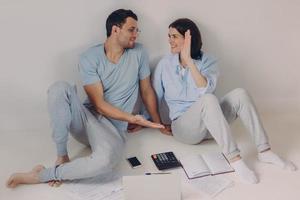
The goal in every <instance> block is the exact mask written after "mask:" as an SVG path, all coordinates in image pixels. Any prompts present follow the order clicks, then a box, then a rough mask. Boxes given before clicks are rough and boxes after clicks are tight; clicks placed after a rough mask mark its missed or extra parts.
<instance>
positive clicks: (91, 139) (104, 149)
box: [39, 82, 125, 182]
mask: <svg viewBox="0 0 300 200" xmlns="http://www.w3.org/2000/svg"><path fill="white" fill-rule="evenodd" d="M48 108H49V114H50V120H51V125H52V128H53V139H54V142H55V143H56V147H57V154H58V155H59V156H63V155H67V141H68V136H69V133H71V134H72V136H73V137H74V138H75V139H76V140H77V141H79V142H80V143H83V144H85V145H88V146H90V147H91V150H92V154H91V155H90V156H87V157H82V158H78V159H75V160H73V161H71V162H68V163H64V164H62V165H59V166H57V167H51V168H46V169H44V170H42V171H41V172H40V174H39V178H40V181H41V182H47V181H50V180H73V179H81V178H89V177H93V176H97V175H105V174H107V173H110V172H111V171H112V168H113V167H114V166H115V165H116V164H117V163H118V161H120V160H121V157H122V154H123V152H124V151H123V150H124V147H125V138H124V137H125V135H124V134H125V133H120V132H119V131H118V130H117V129H116V128H115V127H114V126H113V125H112V124H111V122H110V121H109V120H107V119H106V118H105V117H103V116H101V115H96V114H95V115H93V114H92V113H91V112H90V111H89V110H88V109H87V108H86V107H85V106H84V105H83V104H82V103H81V102H80V100H79V98H78V96H77V94H76V88H75V86H71V85H70V84H68V83H66V82H56V83H55V84H53V85H52V86H51V87H50V88H49V90H48Z"/></svg>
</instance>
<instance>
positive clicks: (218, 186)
mask: <svg viewBox="0 0 300 200" xmlns="http://www.w3.org/2000/svg"><path fill="white" fill-rule="evenodd" d="M189 183H190V184H192V185H193V186H194V187H196V188H197V189H199V190H200V191H202V192H204V193H205V194H206V195H208V196H210V197H215V196H217V195H218V194H220V193H221V192H222V191H223V190H225V189H227V188H229V187H232V186H233V185H234V182H233V181H232V180H230V179H227V178H223V177H221V176H206V177H202V178H197V179H193V180H189Z"/></svg>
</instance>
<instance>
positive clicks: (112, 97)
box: [79, 43, 150, 131]
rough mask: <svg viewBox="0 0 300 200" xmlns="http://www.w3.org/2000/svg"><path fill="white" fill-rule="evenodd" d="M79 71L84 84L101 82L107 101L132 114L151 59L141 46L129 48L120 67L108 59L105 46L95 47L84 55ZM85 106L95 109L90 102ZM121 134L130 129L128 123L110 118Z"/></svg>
mask: <svg viewBox="0 0 300 200" xmlns="http://www.w3.org/2000/svg"><path fill="white" fill-rule="evenodd" d="M79 71H80V75H81V77H82V81H83V85H89V84H94V83H97V82H101V83H102V86H103V93H104V99H105V101H106V102H108V103H109V104H111V105H113V106H115V107H117V108H119V109H120V110H122V111H124V112H128V113H131V112H132V110H133V107H134V105H135V103H136V100H137V97H138V92H139V80H143V79H145V78H147V77H148V76H149V75H150V69H149V57H148V54H147V53H146V51H145V49H144V48H143V46H142V45H141V44H139V43H136V44H135V47H134V48H131V49H126V50H125V51H124V53H123V55H122V56H121V58H120V59H119V62H118V63H117V64H114V63H112V62H110V61H109V60H108V58H107V57H106V54H105V51H104V44H99V45H97V46H94V47H91V48H90V49H88V50H87V51H86V52H85V53H83V54H82V55H81V56H80V63H79ZM84 105H85V106H86V107H87V108H89V109H90V110H95V108H94V106H93V105H92V104H91V103H90V101H89V99H87V100H86V101H85V103H84ZM108 119H109V120H110V121H111V122H112V124H113V125H114V126H115V127H116V128H117V129H118V130H120V131H125V130H126V129H127V122H124V121H119V120H114V119H111V118H108Z"/></svg>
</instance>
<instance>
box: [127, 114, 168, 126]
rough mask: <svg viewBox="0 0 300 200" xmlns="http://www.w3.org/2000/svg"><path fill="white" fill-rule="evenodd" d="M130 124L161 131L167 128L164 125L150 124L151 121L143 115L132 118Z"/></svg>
mask: <svg viewBox="0 0 300 200" xmlns="http://www.w3.org/2000/svg"><path fill="white" fill-rule="evenodd" d="M129 123H130V124H137V125H140V126H144V127H148V128H159V129H161V128H165V127H164V125H162V124H158V123H154V122H150V121H148V120H146V119H145V118H144V117H142V116H141V115H134V116H132V117H131V119H130V121H129Z"/></svg>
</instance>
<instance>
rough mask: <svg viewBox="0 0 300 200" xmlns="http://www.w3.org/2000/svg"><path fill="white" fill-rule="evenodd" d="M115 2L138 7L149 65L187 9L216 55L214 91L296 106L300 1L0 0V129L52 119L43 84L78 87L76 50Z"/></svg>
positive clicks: (101, 34) (92, 40)
mask: <svg viewBox="0 0 300 200" xmlns="http://www.w3.org/2000/svg"><path fill="white" fill-rule="evenodd" d="M118 8H126V9H132V10H133V11H134V12H136V13H137V15H138V17H139V27H140V29H141V30H142V33H141V35H140V38H139V42H141V43H144V45H145V46H146V47H147V49H148V51H149V54H150V59H151V67H152V68H153V67H155V64H156V63H157V61H158V59H159V58H160V57H161V56H162V55H163V54H165V53H167V52H168V50H169V48H168V43H167V30H168V29H167V27H168V25H169V24H170V22H172V21H173V20H175V19H176V18H179V17H188V18H191V19H192V20H194V21H195V22H196V23H197V24H198V25H199V27H200V31H201V33H202V37H203V41H204V42H203V43H204V50H205V51H207V52H209V53H210V54H212V55H214V56H215V57H217V58H218V59H219V66H220V68H221V72H222V76H221V78H220V81H219V86H218V94H219V95H223V94H224V93H225V92H227V91H229V90H230V89H233V88H235V87H244V88H246V89H248V90H249V91H250V92H251V94H252V96H253V97H254V99H255V100H256V102H257V104H258V107H259V109H260V110H272V111H280V110H284V109H285V110H291V112H294V111H295V110H296V109H298V110H299V109H300V105H299V104H300V89H299V83H300V80H299V78H300V76H299V73H300V69H299V67H300V61H299V52H300V39H299V36H300V20H299V19H300V12H299V10H300V1H297V0H226V1H217V0H185V1H182V0H172V1H171V0H169V1H162V0H151V1H150V0H149V1H142V0H131V1H130V0H119V1H118V0H106V1H104V0H101V1H100V0H51V1H50V0H49V1H46V0H0V25H1V27H0V56H1V57H0V102H1V103H0V131H14V130H26V129H27V130H34V129H45V128H48V127H49V122H48V115H47V105H46V97H47V96H46V90H47V88H48V86H49V85H50V84H51V83H53V82H54V81H57V80H66V81H70V82H75V83H77V84H78V85H79V88H80V87H81V86H80V81H79V76H78V73H77V61H78V55H79V54H80V53H81V52H82V51H84V50H85V49H87V48H88V47H89V46H91V45H94V44H97V43H99V42H102V41H104V39H105V20H106V18H107V16H108V14H109V13H111V12H112V11H113V10H115V9H118ZM79 93H80V96H81V97H83V94H84V93H83V91H82V90H79Z"/></svg>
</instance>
